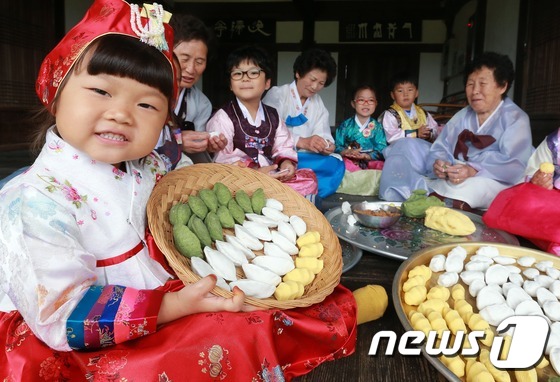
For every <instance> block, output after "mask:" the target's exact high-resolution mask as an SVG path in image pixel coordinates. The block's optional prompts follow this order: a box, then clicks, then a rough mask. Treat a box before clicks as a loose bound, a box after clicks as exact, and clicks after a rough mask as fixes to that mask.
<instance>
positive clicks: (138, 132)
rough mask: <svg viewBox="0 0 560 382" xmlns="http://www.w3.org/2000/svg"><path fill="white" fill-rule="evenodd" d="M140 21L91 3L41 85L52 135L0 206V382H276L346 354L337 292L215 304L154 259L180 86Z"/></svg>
mask: <svg viewBox="0 0 560 382" xmlns="http://www.w3.org/2000/svg"><path fill="white" fill-rule="evenodd" d="M147 7H148V6H146V8H144V9H143V10H142V12H141V11H140V10H139V9H138V7H136V6H135V5H129V4H128V3H126V2H124V1H122V0H96V1H95V2H94V3H93V5H92V6H91V8H90V9H89V11H88V13H87V14H86V16H85V17H84V19H83V20H82V21H81V22H80V23H79V24H78V25H77V26H76V27H74V28H73V29H72V30H71V31H70V32H68V34H67V35H66V36H65V37H64V38H63V40H62V41H61V42H60V43H59V44H58V45H57V46H56V47H55V48H54V50H53V51H52V52H51V53H50V54H49V55H48V56H47V57H46V59H45V60H44V62H43V65H42V66H41V69H40V71H39V77H38V80H37V86H36V90H37V93H38V95H39V97H40V99H41V101H42V102H43V104H44V105H45V107H46V109H47V110H48V112H50V113H51V114H52V116H54V120H55V124H54V125H52V126H51V127H50V128H48V130H46V137H45V141H44V142H45V143H44V145H43V148H42V151H41V153H40V154H39V156H38V158H37V160H36V161H35V163H34V164H33V166H32V167H31V168H30V169H29V170H28V171H27V172H26V173H24V174H22V175H19V176H18V177H16V178H14V179H13V180H12V181H10V182H9V183H8V184H7V185H6V186H5V187H4V188H3V189H2V191H1V192H0V257H1V258H2V265H1V266H0V343H1V344H2V346H3V348H4V351H3V352H0V380H3V381H22V380H25V381H31V380H33V381H37V380H48V381H187V380H188V381H199V380H201V381H202V380H203V381H208V380H230V381H251V380H259V381H260V380H262V381H282V380H290V379H291V378H292V377H294V376H297V375H302V374H305V373H307V372H309V371H310V370H312V369H313V368H315V367H316V366H317V365H319V364H321V363H322V362H325V361H327V360H333V359H335V358H338V357H342V356H346V355H349V354H352V353H353V351H354V348H355V340H356V301H355V299H354V298H353V296H352V293H351V292H350V291H348V290H347V289H345V288H344V287H342V286H338V287H336V288H335V290H334V291H333V293H332V294H331V295H330V296H328V297H327V298H326V299H325V300H324V301H323V302H321V303H319V304H315V305H312V306H310V307H308V308H301V309H293V310H289V311H281V310H267V311H256V310H254V309H250V308H249V307H248V306H246V305H244V295H243V293H242V292H241V291H240V290H237V289H236V290H234V293H233V297H232V298H230V299H224V298H221V297H217V296H214V295H212V294H210V293H209V292H210V291H211V290H212V288H213V287H214V286H215V283H216V279H215V277H213V276H208V277H206V278H203V279H201V280H200V281H199V282H196V283H194V284H190V285H187V286H185V285H184V284H183V283H182V282H181V281H180V280H177V279H175V278H174V275H173V272H172V271H171V270H169V269H168V267H167V266H166V263H165V261H164V259H163V257H162V256H161V253H159V256H158V251H157V248H155V244H154V241H153V239H151V237H150V236H149V234H146V205H147V200H148V197H149V195H150V193H151V191H152V188H153V186H154V184H155V182H156V180H157V179H158V178H159V177H161V176H163V175H164V174H165V168H164V165H163V162H162V161H161V159H160V157H159V156H158V155H157V153H156V152H155V151H152V150H153V148H154V147H155V144H156V141H157V139H158V136H159V134H160V131H161V129H162V128H163V126H164V124H165V122H166V120H167V119H168V118H169V116H170V115H171V108H172V106H173V103H174V102H173V100H174V93H175V92H176V86H175V85H174V80H173V79H174V77H173V69H172V68H173V65H172V57H171V46H172V45H171V43H172V41H173V37H172V33H173V32H172V30H171V29H170V28H169V26H168V25H167V23H166V21H167V19H168V16H169V15H168V14H167V13H165V12H164V11H163V9H162V8H161V6H159V5H158V4H155V3H154V4H153V5H152V6H150V8H149V9H147ZM148 19H149V23H148ZM383 293H384V290H383V291H379V294H378V295H379V296H381V297H380V300H381V299H382V298H384V299H385V302H386V298H387V296H386V294H385V295H384V296H382V294H383ZM370 300H371V299H370ZM385 306H386V304H385ZM240 310H244V311H247V312H246V313H242V312H239V311H240ZM383 310H384V308H383V309H381V308H379V309H377V313H380V314H379V315H378V316H380V315H381V314H382V313H383ZM364 311H365V310H364Z"/></svg>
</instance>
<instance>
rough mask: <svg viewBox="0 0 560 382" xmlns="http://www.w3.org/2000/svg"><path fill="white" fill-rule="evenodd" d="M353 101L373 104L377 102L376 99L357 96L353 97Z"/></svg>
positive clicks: (361, 103)
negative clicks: (356, 97)
mask: <svg viewBox="0 0 560 382" xmlns="http://www.w3.org/2000/svg"><path fill="white" fill-rule="evenodd" d="M354 102H356V103H357V104H358V105H373V104H374V103H376V102H377V100H375V99H373V98H370V99H363V98H358V99H355V100H354Z"/></svg>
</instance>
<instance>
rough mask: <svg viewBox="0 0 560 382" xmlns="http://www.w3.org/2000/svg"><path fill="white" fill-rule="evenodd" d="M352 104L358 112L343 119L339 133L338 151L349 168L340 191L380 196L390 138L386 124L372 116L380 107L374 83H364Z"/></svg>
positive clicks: (357, 91) (356, 92) (337, 137)
mask: <svg viewBox="0 0 560 382" xmlns="http://www.w3.org/2000/svg"><path fill="white" fill-rule="evenodd" d="M350 104H351V106H352V108H353V109H354V110H355V112H356V113H355V115H354V116H353V117H350V118H348V119H346V120H345V121H343V122H342V123H341V124H340V126H338V128H337V129H336V134H335V147H336V148H335V152H336V153H338V154H340V155H341V156H342V158H343V159H344V165H345V167H346V171H345V172H344V177H343V178H342V182H341V183H340V186H339V187H338V189H337V192H340V193H343V194H350V195H369V196H376V195H377V194H378V193H379V179H380V177H381V170H382V169H383V163H384V157H383V154H382V152H383V150H384V149H385V148H386V147H387V140H386V139H385V132H384V131H383V126H381V123H379V122H378V121H377V120H376V119H375V118H373V117H372V115H373V113H374V112H375V107H376V106H377V97H376V95H375V90H374V89H373V87H371V86H370V85H360V86H359V87H358V88H357V89H356V90H355V91H354V93H353V97H352V101H351V103H350ZM358 170H359V171H358Z"/></svg>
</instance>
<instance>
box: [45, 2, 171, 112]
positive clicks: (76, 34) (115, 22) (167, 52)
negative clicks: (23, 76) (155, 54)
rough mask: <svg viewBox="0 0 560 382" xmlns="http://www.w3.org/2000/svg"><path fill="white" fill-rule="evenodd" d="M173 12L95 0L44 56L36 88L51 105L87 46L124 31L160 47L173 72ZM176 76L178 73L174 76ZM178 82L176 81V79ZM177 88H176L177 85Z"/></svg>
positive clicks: (155, 5) (149, 6) (160, 7)
mask: <svg viewBox="0 0 560 382" xmlns="http://www.w3.org/2000/svg"><path fill="white" fill-rule="evenodd" d="M170 18H171V14H170V13H169V12H166V11H165V10H164V9H163V7H162V6H161V5H159V4H156V3H153V4H152V5H148V4H144V6H143V8H142V9H141V10H140V9H139V7H138V5H136V4H128V3H127V2H126V1H124V0H95V2H94V3H93V5H92V6H91V7H90V9H89V10H88V11H87V13H86V15H85V16H84V18H83V19H82V21H80V22H79V23H78V24H77V25H76V26H75V27H74V28H72V29H71V30H70V31H69V32H68V33H67V34H66V36H64V38H63V39H62V41H60V42H59V43H58V45H57V46H56V47H55V48H54V49H53V50H52V51H51V52H50V53H49V54H48V55H47V57H45V59H44V60H43V63H42V64H41V68H40V69H39V76H38V77H37V83H36V85H35V91H36V92H37V95H38V96H39V99H40V100H41V102H42V103H43V105H45V106H47V107H48V106H50V104H51V103H52V101H53V99H54V97H55V95H56V93H57V91H58V88H59V86H60V84H61V83H62V81H63V80H64V78H65V77H66V75H67V74H68V72H69V71H70V69H71V68H72V66H73V65H74V63H75V62H76V60H77V59H78V58H79V57H80V56H81V54H82V52H83V51H84V49H85V48H86V47H87V46H89V44H91V43H92V42H93V41H95V40H96V39H97V38H98V37H101V36H104V35H107V34H121V35H126V36H131V37H135V38H138V39H139V40H140V41H142V42H145V43H146V44H149V45H151V46H154V47H155V48H157V49H159V50H160V51H161V52H162V53H163V55H164V56H165V57H166V58H167V60H168V61H169V64H170V65H171V68H172V69H173V72H175V66H174V65H173V29H172V28H171V26H170V25H169V23H168V22H169V19H170ZM174 78H175V77H174ZM173 83H174V86H176V84H175V81H173ZM175 91H176V89H175Z"/></svg>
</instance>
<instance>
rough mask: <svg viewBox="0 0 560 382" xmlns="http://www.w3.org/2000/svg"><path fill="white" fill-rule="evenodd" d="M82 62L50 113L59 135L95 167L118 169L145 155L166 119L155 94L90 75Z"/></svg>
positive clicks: (165, 105)
mask: <svg viewBox="0 0 560 382" xmlns="http://www.w3.org/2000/svg"><path fill="white" fill-rule="evenodd" d="M88 61H89V60H88V58H87V57H86V58H85V60H84V62H83V64H82V65H80V67H77V68H75V69H74V71H73V72H72V73H71V74H70V76H69V77H68V79H67V81H66V83H65V85H64V87H63V88H62V89H61V92H60V94H59V98H58V100H57V102H56V105H55V108H54V114H55V119H56V128H57V131H58V133H59V135H60V136H61V137H62V138H63V139H64V140H65V141H66V142H67V143H69V144H70V145H72V146H73V147H75V148H76V149H78V150H80V151H83V152H85V153H86V154H88V155H89V156H91V157H92V159H95V160H97V161H101V162H106V163H111V164H114V165H115V166H118V165H120V163H121V162H124V161H128V160H136V159H140V158H143V157H145V156H146V155H148V154H149V153H150V152H151V151H152V150H153V149H154V147H155V145H156V143H157V140H158V138H159V134H160V132H161V130H162V128H163V126H164V125H165V122H166V120H167V117H168V111H169V104H168V100H167V98H166V97H165V95H164V94H163V93H161V92H160V91H159V90H158V89H156V88H153V87H151V86H148V85H144V84H142V83H140V82H138V81H136V80H133V79H130V78H126V77H118V76H113V75H108V74H99V75H91V74H89V73H88V72H87V70H86V69H85V68H86V67H87V62H88Z"/></svg>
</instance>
